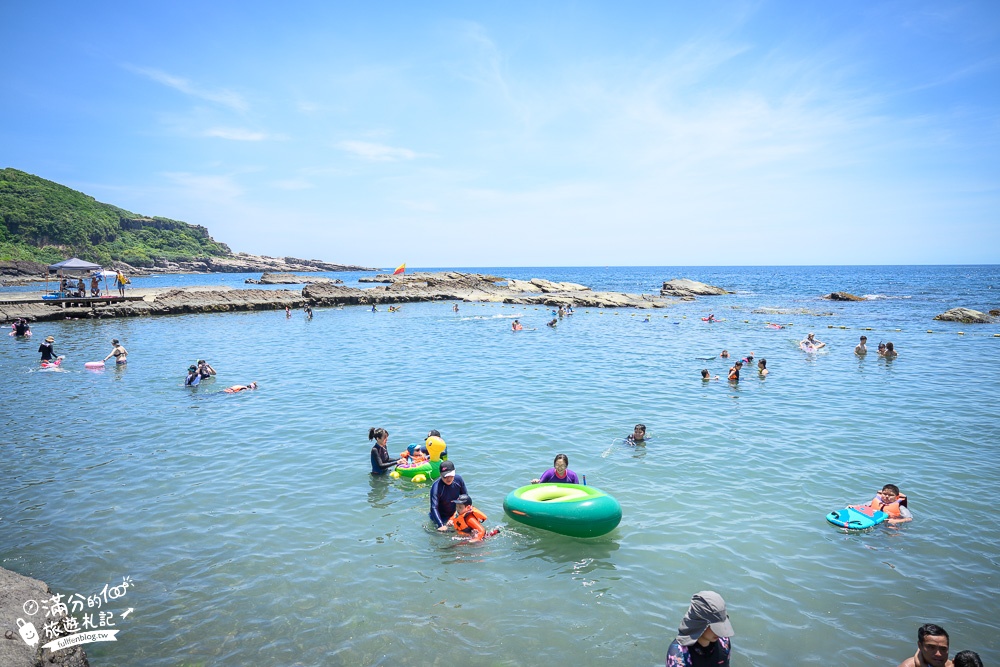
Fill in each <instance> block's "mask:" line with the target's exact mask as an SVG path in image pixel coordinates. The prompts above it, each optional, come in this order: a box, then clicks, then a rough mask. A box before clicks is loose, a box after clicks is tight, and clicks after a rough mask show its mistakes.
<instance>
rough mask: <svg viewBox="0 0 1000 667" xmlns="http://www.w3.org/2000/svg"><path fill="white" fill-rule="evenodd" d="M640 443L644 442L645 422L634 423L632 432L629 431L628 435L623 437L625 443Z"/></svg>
mask: <svg viewBox="0 0 1000 667" xmlns="http://www.w3.org/2000/svg"><path fill="white" fill-rule="evenodd" d="M640 443H641V444H645V443H646V425H645V424H636V425H635V428H634V429H632V432H631V433H629V435H628V437H627V438H625V444H626V445H632V446H635V445H638V444H640Z"/></svg>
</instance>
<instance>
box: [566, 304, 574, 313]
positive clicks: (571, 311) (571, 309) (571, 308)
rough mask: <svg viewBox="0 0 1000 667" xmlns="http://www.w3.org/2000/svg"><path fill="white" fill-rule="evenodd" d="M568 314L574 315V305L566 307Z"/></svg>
mask: <svg viewBox="0 0 1000 667" xmlns="http://www.w3.org/2000/svg"><path fill="white" fill-rule="evenodd" d="M566 314H567V315H572V314H573V304H569V305H568V306H566Z"/></svg>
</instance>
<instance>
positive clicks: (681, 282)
mask: <svg viewBox="0 0 1000 667" xmlns="http://www.w3.org/2000/svg"><path fill="white" fill-rule="evenodd" d="M722 294H732V292H729V291H727V290H724V289H722V288H721V287H716V286H714V285H706V284H705V283H700V282H698V281H697V280H691V279H689V278H674V279H673V280H668V281H667V282H665V283H663V288H662V289H661V290H660V295H661V296H719V295H722Z"/></svg>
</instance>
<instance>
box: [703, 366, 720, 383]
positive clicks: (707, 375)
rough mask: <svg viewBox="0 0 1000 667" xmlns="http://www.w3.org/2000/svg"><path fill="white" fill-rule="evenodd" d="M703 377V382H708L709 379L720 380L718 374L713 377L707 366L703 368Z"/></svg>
mask: <svg viewBox="0 0 1000 667" xmlns="http://www.w3.org/2000/svg"><path fill="white" fill-rule="evenodd" d="M701 379H702V382H708V381H709V380H718V379H719V376H718V375H716V376H715V377H712V374H711V373H709V372H708V369H707V368H702V369H701Z"/></svg>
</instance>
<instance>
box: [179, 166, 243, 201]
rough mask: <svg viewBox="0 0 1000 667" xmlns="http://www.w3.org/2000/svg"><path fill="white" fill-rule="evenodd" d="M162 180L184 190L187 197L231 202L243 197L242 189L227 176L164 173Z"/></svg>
mask: <svg viewBox="0 0 1000 667" xmlns="http://www.w3.org/2000/svg"><path fill="white" fill-rule="evenodd" d="M163 176H164V178H166V179H167V180H168V181H171V182H172V183H174V184H175V185H179V186H181V187H182V188H184V191H185V194H186V195H187V196H189V197H193V198H197V199H208V200H213V201H214V200H231V199H236V198H238V197H240V196H242V195H243V193H244V190H243V188H242V187H241V186H240V185H239V184H238V183H237V182H236V181H235V180H234V179H233V177H232V176H227V175H213V174H192V173H190V172H166V173H164V174H163Z"/></svg>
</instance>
